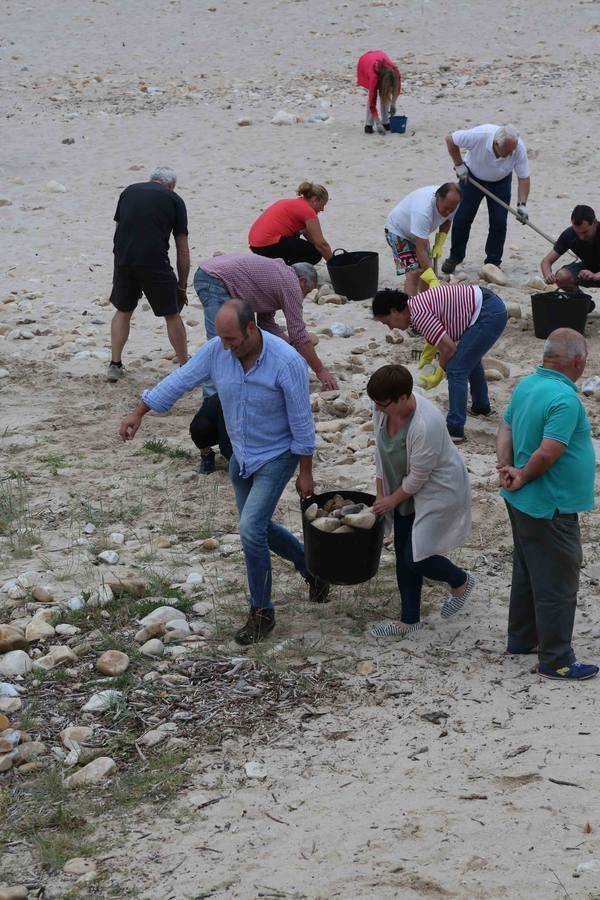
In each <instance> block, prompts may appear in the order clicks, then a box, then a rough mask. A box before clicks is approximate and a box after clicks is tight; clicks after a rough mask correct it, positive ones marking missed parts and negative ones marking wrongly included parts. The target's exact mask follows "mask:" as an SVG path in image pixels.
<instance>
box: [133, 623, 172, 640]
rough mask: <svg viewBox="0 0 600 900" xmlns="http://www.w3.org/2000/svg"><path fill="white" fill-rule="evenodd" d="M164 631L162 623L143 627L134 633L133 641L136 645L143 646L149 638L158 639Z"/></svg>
mask: <svg viewBox="0 0 600 900" xmlns="http://www.w3.org/2000/svg"><path fill="white" fill-rule="evenodd" d="M164 630H165V627H164V623H163V622H156V623H155V624H154V625H144V627H143V628H140V630H139V631H136V633H135V635H134V637H133V639H134V641H135V642H136V643H137V644H144V643H145V642H146V641H149V640H150V638H154V637H158V635H159V634H162V633H163V631H164Z"/></svg>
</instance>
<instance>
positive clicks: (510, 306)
mask: <svg viewBox="0 0 600 900" xmlns="http://www.w3.org/2000/svg"><path fill="white" fill-rule="evenodd" d="M506 312H507V313H508V315H509V316H510V317H511V318H512V319H520V318H521V315H522V310H521V307H520V305H519V304H518V303H507V304H506Z"/></svg>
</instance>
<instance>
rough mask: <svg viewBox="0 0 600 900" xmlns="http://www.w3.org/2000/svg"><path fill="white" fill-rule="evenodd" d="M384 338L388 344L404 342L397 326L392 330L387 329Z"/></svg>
mask: <svg viewBox="0 0 600 900" xmlns="http://www.w3.org/2000/svg"><path fill="white" fill-rule="evenodd" d="M385 339H386V341H387V343H388V344H402V343H403V342H404V335H403V334H402V332H401V331H400V329H399V328H394V329H393V331H388V333H387V334H386V336H385Z"/></svg>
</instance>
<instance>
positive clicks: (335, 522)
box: [311, 516, 340, 532]
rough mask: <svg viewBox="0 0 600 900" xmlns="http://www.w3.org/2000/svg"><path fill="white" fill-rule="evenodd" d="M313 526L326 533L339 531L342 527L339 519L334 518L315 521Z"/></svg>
mask: <svg viewBox="0 0 600 900" xmlns="http://www.w3.org/2000/svg"><path fill="white" fill-rule="evenodd" d="M311 524H312V525H313V526H314V527H315V528H317V529H318V530H319V531H325V532H333V531H337V529H338V528H339V527H340V521H339V519H334V518H333V517H331V518H330V517H328V516H323V517H321V518H319V519H313V521H312V523H311Z"/></svg>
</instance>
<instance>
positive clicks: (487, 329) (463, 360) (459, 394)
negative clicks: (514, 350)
mask: <svg viewBox="0 0 600 900" xmlns="http://www.w3.org/2000/svg"><path fill="white" fill-rule="evenodd" d="M482 293H483V303H482V305H481V312H480V313H479V316H478V317H477V320H476V322H475V323H474V324H473V325H470V326H469V327H468V328H467V330H466V331H465V333H464V334H463V336H462V337H461V339H460V340H459V342H458V344H457V347H456V353H455V354H454V356H451V357H450V359H449V360H448V362H447V363H446V377H447V378H448V415H447V416H446V425H447V426H448V431H449V432H450V434H451V435H452V436H453V437H463V435H464V433H465V422H466V420H467V399H468V395H469V387H470V388H471V408H472V409H473V412H475V413H488V412H489V411H490V398H489V395H488V386H487V381H486V380H485V372H484V371H483V366H482V364H481V360H482V358H483V357H484V356H485V354H486V353H487V352H488V350H489V349H490V348H491V347H493V346H494V344H495V343H496V341H497V340H498V338H499V337H500V335H501V334H502V332H503V331H504V329H505V327H506V322H507V318H508V317H507V314H506V307H505V305H504V303H503V302H502V300H501V299H500V297H497V296H496V294H494V293H493V291H490V290H488V289H487V288H482Z"/></svg>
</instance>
